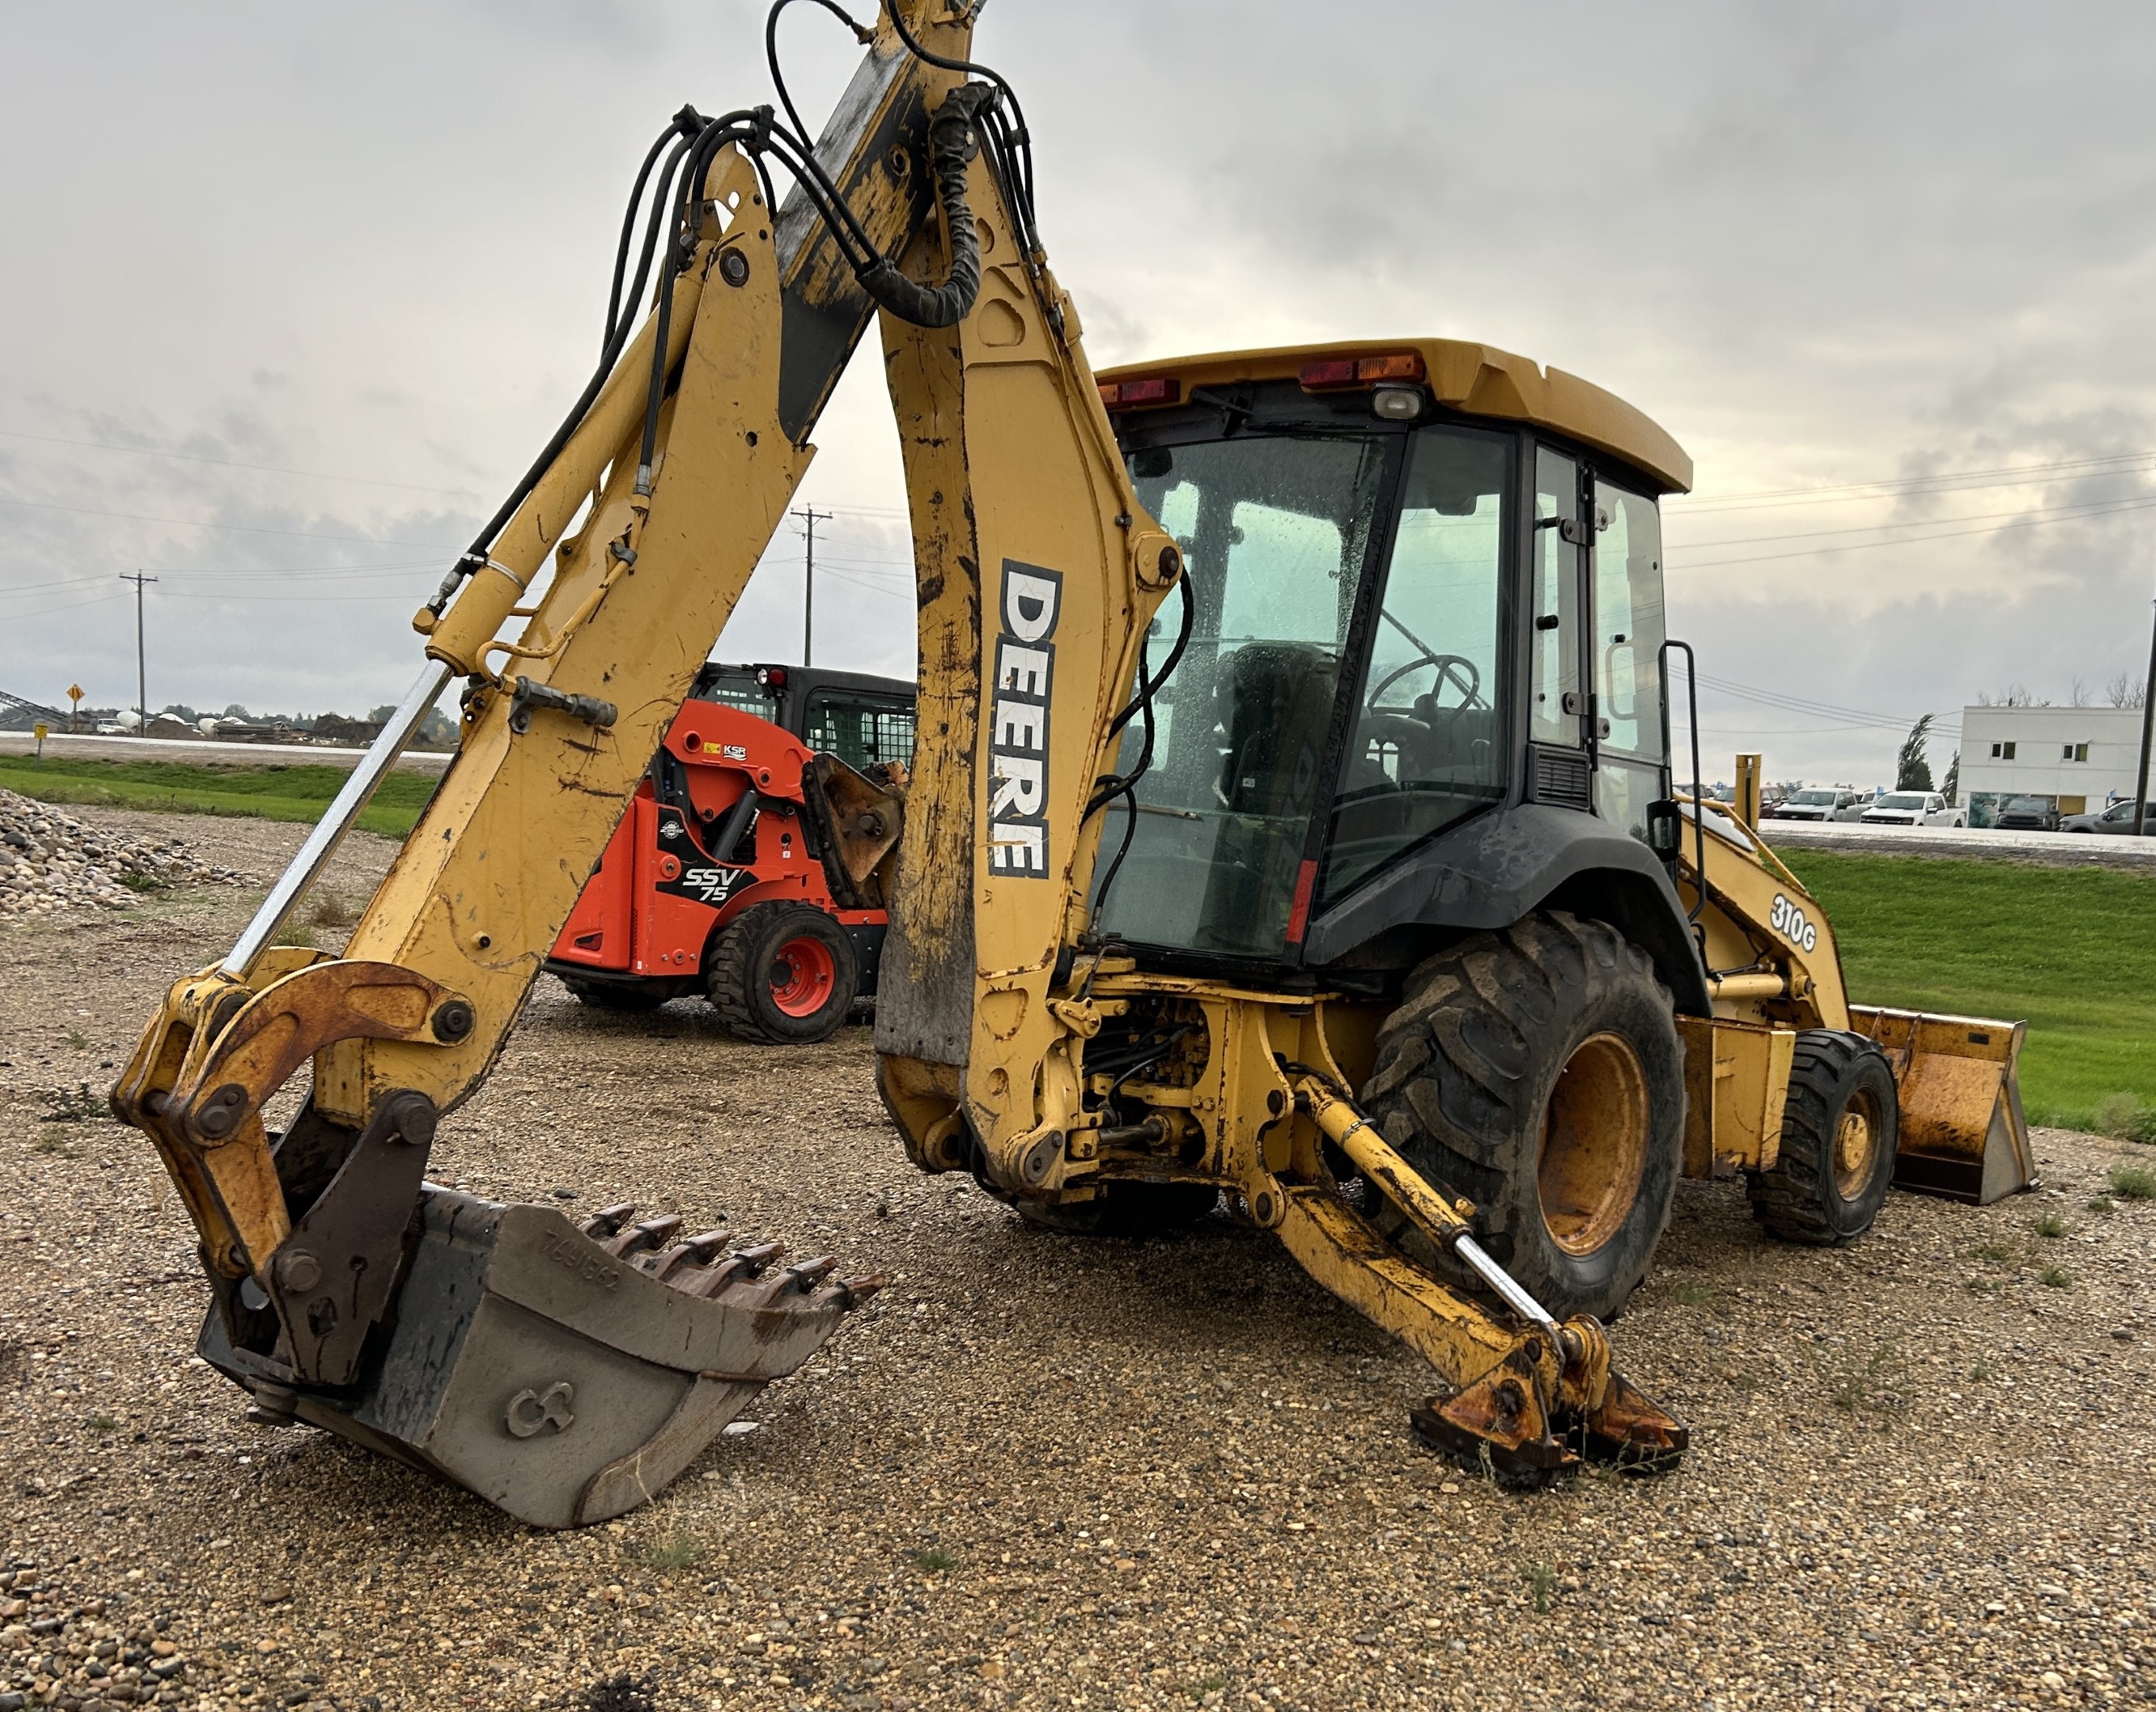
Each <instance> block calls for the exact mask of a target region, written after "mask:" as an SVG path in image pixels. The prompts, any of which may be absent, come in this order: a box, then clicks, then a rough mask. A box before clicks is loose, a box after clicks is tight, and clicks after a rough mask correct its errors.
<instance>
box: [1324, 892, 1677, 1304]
mask: <svg viewBox="0 0 2156 1712" xmlns="http://www.w3.org/2000/svg"><path fill="white" fill-rule="evenodd" d="M1362 1097H1363V1106H1364V1109H1365V1110H1367V1111H1368V1113H1369V1114H1370V1116H1371V1119H1372V1120H1373V1122H1375V1123H1376V1124H1377V1125H1378V1127H1379V1129H1380V1130H1382V1131H1383V1135H1384V1136H1385V1139H1386V1140H1389V1142H1391V1143H1392V1145H1393V1146H1394V1147H1395V1148H1397V1149H1398V1150H1399V1152H1400V1153H1401V1154H1403V1155H1404V1156H1405V1157H1406V1158H1407V1160H1408V1161H1409V1163H1410V1164H1411V1165H1413V1166H1414V1168H1415V1169H1416V1170H1417V1171H1420V1172H1421V1173H1422V1174H1423V1176H1424V1177H1426V1178H1427V1179H1428V1180H1429V1181H1430V1182H1431V1183H1432V1184H1434V1185H1435V1186H1436V1187H1440V1188H1441V1189H1443V1190H1444V1191H1445V1192H1446V1193H1448V1194H1450V1195H1453V1196H1466V1197H1467V1198H1468V1199H1469V1200H1471V1201H1472V1202H1474V1203H1475V1216H1474V1221H1473V1222H1474V1225H1475V1228H1476V1234H1477V1236H1478V1238H1479V1239H1480V1240H1481V1243H1482V1245H1483V1246H1484V1247H1485V1248H1487V1249H1488V1250H1489V1252H1490V1253H1491V1255H1492V1256H1493V1257H1494V1258H1496V1260H1497V1261H1498V1263H1500V1264H1501V1265H1502V1266H1503V1267H1504V1268H1505V1269H1507V1271H1508V1272H1510V1273H1511V1274H1512V1276H1513V1277H1514V1278H1515V1279H1517V1280H1518V1281H1519V1283H1520V1284H1522V1285H1524V1286H1525V1287H1526V1288H1527V1290H1528V1291H1529V1292H1530V1293H1531V1294H1533V1295H1534V1297H1535V1298H1536V1299H1537V1300H1538V1301H1540V1302H1541V1303H1542V1305H1543V1306H1544V1307H1545V1308H1547V1309H1548V1310H1549V1311H1550V1312H1551V1313H1552V1314H1553V1315H1556V1316H1557V1317H1558V1319H1560V1320H1563V1319H1564V1318H1566V1317H1567V1316H1568V1315H1573V1314H1592V1315H1595V1316H1596V1317H1597V1318H1598V1319H1602V1320H1608V1319H1609V1318H1611V1317H1613V1316H1614V1315H1616V1314H1617V1313H1618V1312H1619V1311H1620V1310H1622V1309H1623V1307H1624V1306H1625V1302H1626V1300H1627V1299H1629V1298H1630V1296H1631V1294H1632V1292H1633V1291H1634V1290H1635V1289H1637V1288H1638V1286H1639V1284H1640V1280H1641V1279H1643V1278H1645V1276H1646V1274H1647V1268H1648V1265H1649V1263H1650V1261H1651V1260H1652V1258H1653V1257H1654V1252H1655V1243H1657V1242H1659V1241H1660V1240H1661V1234H1662V1230H1663V1228H1664V1227H1665V1226H1666V1225H1667V1223H1668V1222H1669V1217H1670V1204H1671V1199H1672V1198H1673V1197H1674V1196H1675V1194H1676V1180H1677V1175H1678V1172H1679V1170H1680V1169H1681V1166H1682V1164H1683V1158H1684V1117H1685V1086H1684V1051H1683V1047H1682V1045H1681V1043H1680V1042H1679V1040H1678V1038H1677V1032H1676V1019H1675V1015H1674V1012H1673V1011H1672V1008H1671V1001H1670V995H1669V992H1668V989H1666V987H1663V986H1662V984H1661V982H1659V981H1658V980H1656V979H1655V970H1654V965H1653V964H1652V963H1651V962H1650V961H1649V959H1648V956H1647V954H1646V953H1645V951H1642V950H1640V947H1639V946H1635V945H1633V944H1632V943H1631V942H1630V941H1628V940H1626V939H1625V938H1624V937H1623V936H1622V935H1620V934H1619V933H1618V932H1616V930H1614V929H1613V928H1611V927H1609V926H1608V925H1606V924H1604V923H1602V922H1599V921H1589V920H1581V919H1580V918H1578V917H1576V916H1573V915H1566V914H1563V913H1562V912H1559V911H1555V910H1552V911H1548V912H1545V913H1542V914H1538V915H1530V916H1528V917H1527V919H1526V920H1522V921H1519V922H1517V923H1515V924H1514V925H1512V926H1511V927H1508V928H1506V929H1504V930H1501V931H1500V932H1496V933H1478V934H1476V935H1472V936H1471V937H1470V938H1468V939H1466V940H1464V941H1461V942H1460V944H1458V945H1456V946H1453V947H1451V948H1450V950H1448V951H1440V952H1439V953H1438V954H1437V955H1436V956H1434V957H1431V958H1430V959H1429V960H1428V961H1425V962H1424V963H1423V964H1422V965H1421V966H1419V968H1417V969H1416V970H1415V971H1414V974H1413V975H1412V976H1410V977H1409V981H1408V986H1407V991H1406V993H1405V994H1404V997H1403V998H1402V1001H1401V1003H1400V1006H1399V1009H1397V1010H1396V1011H1394V1012H1393V1014H1392V1016H1391V1017H1389V1018H1388V1019H1387V1020H1386V1023H1385V1025H1384V1027H1383V1028H1382V1029H1381V1030H1380V1031H1379V1033H1378V1051H1377V1060H1376V1069H1374V1071H1373V1073H1372V1074H1371V1076H1370V1079H1369V1080H1368V1082H1367V1083H1366V1084H1364V1085H1363V1090H1362ZM1399 1240H1400V1241H1401V1243H1402V1245H1403V1247H1404V1248H1408V1249H1409V1252H1410V1253H1413V1254H1414V1258H1417V1259H1419V1260H1420V1261H1422V1262H1423V1263H1425V1264H1428V1265H1430V1267H1431V1269H1433V1270H1434V1271H1436V1272H1437V1273H1439V1274H1440V1275H1441V1276H1444V1277H1445V1278H1447V1279H1449V1280H1450V1281H1453V1282H1455V1283H1459V1284H1463V1285H1466V1286H1468V1287H1470V1288H1474V1287H1476V1286H1475V1284H1474V1281H1473V1280H1471V1279H1469V1278H1467V1277H1466V1276H1465V1275H1464V1274H1463V1272H1462V1271H1461V1269H1460V1268H1459V1267H1458V1266H1457V1264H1456V1263H1454V1262H1452V1261H1451V1260H1450V1258H1449V1257H1440V1256H1439V1255H1438V1254H1437V1253H1436V1252H1435V1247H1434V1245H1431V1244H1429V1243H1426V1242H1424V1240H1423V1239H1422V1238H1419V1236H1417V1235H1415V1234H1414V1233H1411V1232H1408V1233H1401V1234H1400V1236H1399Z"/></svg>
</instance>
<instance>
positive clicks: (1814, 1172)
mask: <svg viewBox="0 0 2156 1712" xmlns="http://www.w3.org/2000/svg"><path fill="white" fill-rule="evenodd" d="M1901 1122H1902V1119H1901V1100H1900V1096H1899V1091H1898V1090H1897V1088H1896V1087H1895V1084H1894V1069H1893V1066H1892V1065H1891V1064H1888V1063H1887V1062H1886V1054H1885V1053H1882V1052H1881V1051H1880V1050H1879V1048H1878V1045H1877V1043H1876V1042H1873V1041H1871V1040H1868V1039H1866V1038H1865V1037H1864V1036H1863V1035H1861V1034H1850V1033H1844V1032H1842V1031H1841V1030H1839V1029H1835V1028H1808V1029H1806V1030H1805V1031H1804V1033H1802V1034H1799V1036H1798V1037H1797V1048H1796V1053H1795V1055H1794V1058H1793V1059H1792V1061H1791V1063H1790V1065H1789V1103H1788V1104H1787V1105H1785V1106H1784V1107H1783V1109H1782V1148H1781V1152H1780V1153H1779V1155H1778V1156H1776V1158H1775V1161H1774V1169H1773V1170H1772V1171H1753V1173H1752V1174H1751V1178H1752V1215H1753V1217H1755V1218H1757V1219H1758V1221H1759V1222H1760V1223H1761V1224H1763V1225H1764V1226H1765V1227H1766V1228H1767V1231H1768V1234H1769V1235H1770V1236H1775V1237H1779V1238H1781V1239H1782V1240H1783V1241H1784V1242H1785V1243H1809V1244H1811V1245H1812V1246H1814V1247H1815V1248H1841V1247H1843V1246H1845V1245H1846V1244H1848V1243H1853V1242H1855V1241H1856V1239H1857V1238H1859V1237H1861V1236H1862V1235H1863V1234H1864V1233H1865V1232H1866V1231H1868V1230H1870V1229H1871V1225H1872V1221H1873V1220H1875V1219H1876V1218H1877V1217H1879V1209H1880V1208H1881V1207H1883V1206H1885V1205H1886V1191H1887V1190H1888V1188H1889V1187H1892V1184H1893V1181H1894V1156H1895V1152H1896V1151H1897V1148H1898V1146H1899V1145H1900V1140H1901Z"/></svg>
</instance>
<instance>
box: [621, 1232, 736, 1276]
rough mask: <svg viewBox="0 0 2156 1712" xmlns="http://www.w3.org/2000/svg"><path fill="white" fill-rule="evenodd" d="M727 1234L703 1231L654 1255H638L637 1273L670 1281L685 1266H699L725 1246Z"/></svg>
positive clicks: (636, 1260)
mask: <svg viewBox="0 0 2156 1712" xmlns="http://www.w3.org/2000/svg"><path fill="white" fill-rule="evenodd" d="M727 1236H728V1233H727V1232H726V1231H723V1230H716V1231H705V1232H703V1233H701V1234H699V1235H696V1236H693V1237H687V1238H683V1239H682V1240H681V1241H680V1242H678V1243H675V1244H674V1246H673V1247H672V1248H665V1249H661V1250H660V1251H658V1252H657V1253H649V1254H639V1255H638V1256H637V1257H636V1259H635V1262H634V1263H635V1265H636V1267H637V1269H639V1271H642V1272H648V1273H649V1274H651V1275H652V1276H653V1277H654V1278H665V1279H670V1278H672V1277H673V1276H674V1275H675V1274H676V1273H678V1272H679V1271H680V1270H681V1269H682V1268H683V1267H685V1266H701V1265H703V1264H705V1263H706V1262H707V1261H709V1260H710V1259H711V1257H712V1256H713V1255H714V1254H716V1253H718V1252H719V1250H720V1249H721V1248H725V1247H726V1239H727Z"/></svg>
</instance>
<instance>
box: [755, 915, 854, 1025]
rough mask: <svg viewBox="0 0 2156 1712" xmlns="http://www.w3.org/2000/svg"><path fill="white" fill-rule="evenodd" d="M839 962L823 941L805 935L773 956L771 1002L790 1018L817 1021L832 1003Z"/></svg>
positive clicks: (781, 948)
mask: <svg viewBox="0 0 2156 1712" xmlns="http://www.w3.org/2000/svg"><path fill="white" fill-rule="evenodd" d="M838 984H839V960H838V959H837V958H836V957H834V956H832V955H831V948H830V946H827V945H825V944H824V941H821V940H819V939H816V938H813V937H811V936H810V935H808V934H802V935H799V936H798V937H797V938H794V939H790V940H788V941H786V943H785V944H784V945H783V946H780V947H779V948H778V950H777V951H774V952H773V953H772V956H771V1002H772V1003H773V1004H774V1005H777V1006H778V1008H779V1009H780V1010H782V1011H783V1012H786V1014H787V1015H788V1016H789V1017H813V1016H814V1015H815V1014H816V1012H819V1011H820V1010H822V1009H823V1008H824V1006H825V1005H827V1004H829V1002H830V1000H831V989H832V988H833V987H836V986H837V985H838Z"/></svg>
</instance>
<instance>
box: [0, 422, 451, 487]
mask: <svg viewBox="0 0 2156 1712" xmlns="http://www.w3.org/2000/svg"><path fill="white" fill-rule="evenodd" d="M0 437H5V438H8V439H11V440H36V441H38V442H39V443H42V444H44V445H48V446H82V447H86V448H88V449H90V450H93V451H98V452H126V453H132V454H134V455H135V456H136V457H138V458H171V459H177V460H178V461H179V462H181V463H182V464H217V465H218V466H220V467H221V468H223V469H259V470H264V471H267V472H268V473H269V474H272V475H303V476H306V477H309V478H311V479H313V480H316V481H343V482H351V483H353V484H356V485H357V486H360V487H367V488H405V489H408V490H410V491H412V492H413V493H417V494H443V495H448V496H449V497H450V498H452V499H460V500H476V499H478V498H480V495H479V494H478V493H477V492H476V491H475V490H473V489H471V488H437V487H429V486H427V485H426V484H423V483H422V482H416V481H382V480H379V479H376V478H375V477H372V476H366V475H332V474H330V473H329V472H328V471H327V470H324V469H290V468H288V467H286V466H285V465H284V464H249V463H247V462H245V461H244V460H243V459H238V458H211V457H208V456H206V455H204V454H202V453H199V452H167V451H164V450H162V449H159V448H157V447H153V446H121V445H117V444H115V443H113V442H112V441H110V440H74V439H68V438H64V437H63V436H61V435H59V434H33V433H26V432H24V431H23V429H21V428H0Z"/></svg>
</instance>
